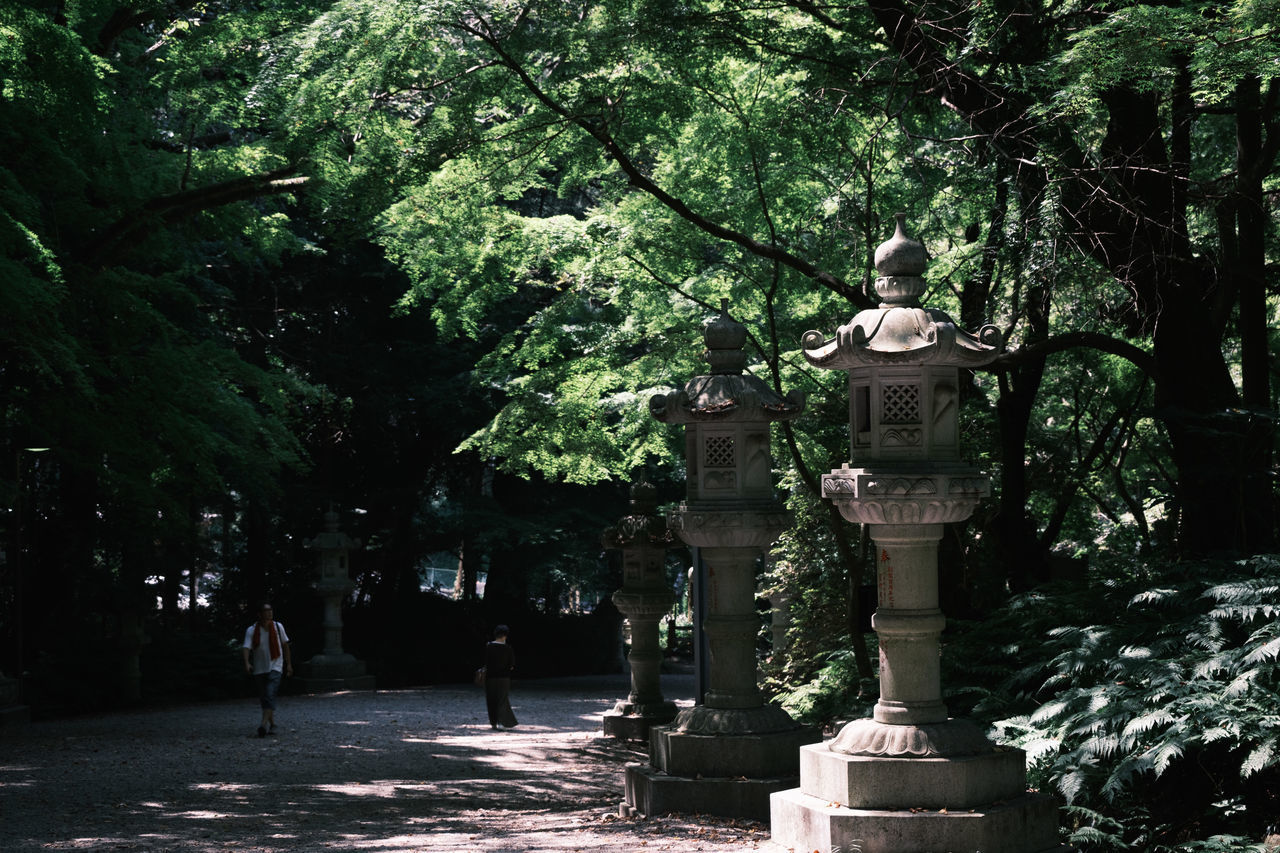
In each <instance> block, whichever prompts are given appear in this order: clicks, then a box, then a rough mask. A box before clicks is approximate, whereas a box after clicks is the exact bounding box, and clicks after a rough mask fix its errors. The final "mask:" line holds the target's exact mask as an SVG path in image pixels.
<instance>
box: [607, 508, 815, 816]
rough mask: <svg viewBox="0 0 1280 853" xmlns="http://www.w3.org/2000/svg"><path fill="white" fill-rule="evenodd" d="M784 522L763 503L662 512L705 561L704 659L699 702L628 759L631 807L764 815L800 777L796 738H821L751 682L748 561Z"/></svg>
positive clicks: (753, 617) (752, 616) (755, 627)
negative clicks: (641, 756)
mask: <svg viewBox="0 0 1280 853" xmlns="http://www.w3.org/2000/svg"><path fill="white" fill-rule="evenodd" d="M786 522H787V514H786V512H785V511H783V510H782V509H781V508H780V507H778V506H777V505H775V504H772V503H767V504H764V505H762V506H760V507H751V506H750V505H747V504H743V505H740V506H739V508H738V509H737V510H736V511H724V510H716V509H712V508H710V507H708V506H706V505H704V506H699V505H698V504H696V503H691V504H682V505H681V506H680V508H679V509H677V510H675V511H673V512H671V513H670V514H669V515H668V518H667V524H668V526H670V527H671V529H672V530H674V531H676V533H677V534H678V535H679V536H680V538H681V539H683V540H684V541H685V542H687V543H689V544H690V545H694V546H696V547H698V548H699V550H700V552H701V554H702V559H703V561H704V562H705V563H706V566H707V578H708V583H707V590H706V596H707V616H706V618H705V619H704V620H703V631H704V632H706V635H707V640H708V644H709V646H710V657H711V667H710V670H709V672H708V686H707V693H706V696H705V697H704V698H703V704H701V705H695V706H694V707H692V708H686V709H685V710H683V711H681V712H680V713H679V715H678V716H677V717H676V719H675V721H674V722H672V723H671V724H670V725H667V726H658V727H655V728H654V729H652V730H651V731H650V734H649V765H648V766H645V765H630V766H628V767H627V771H626V802H627V804H628V805H629V806H631V807H632V808H634V809H635V810H636V811H638V812H641V813H643V814H663V813H667V812H685V813H689V812H701V813H705V814H714V815H718V816H721V817H741V818H751V819H754V820H764V819H765V818H766V817H767V816H768V814H769V795H770V794H772V793H774V792H776V791H782V790H785V789H787V788H792V787H794V786H795V785H796V783H797V781H798V779H799V777H798V775H797V771H798V769H799V761H798V755H799V754H798V750H799V748H800V747H801V746H803V745H805V744H811V743H814V742H816V741H818V740H821V737H822V736H821V732H820V731H819V730H818V729H816V728H814V727H812V726H802V725H800V724H799V723H797V722H796V721H795V720H793V719H791V717H790V716H789V715H788V714H787V713H786V712H785V711H783V710H782V709H781V708H779V707H777V706H776V705H771V704H768V703H766V702H765V701H764V698H763V696H762V695H761V693H760V688H759V687H758V686H757V683H756V651H755V647H756V635H757V633H758V632H759V628H760V620H759V617H758V616H757V614H756V612H755V564H756V560H757V558H758V557H759V556H760V554H761V552H762V550H763V548H764V547H766V546H767V545H768V544H769V543H770V542H772V541H773V539H774V538H776V537H777V536H778V534H779V533H781V532H782V530H783V529H785V526H786Z"/></svg>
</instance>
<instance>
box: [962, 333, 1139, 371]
mask: <svg viewBox="0 0 1280 853" xmlns="http://www.w3.org/2000/svg"><path fill="white" fill-rule="evenodd" d="M1077 348H1084V349H1095V350H1098V351H1100V352H1105V353H1109V354H1111V355H1116V356H1119V357H1120V358H1123V359H1124V360H1125V361H1128V362H1129V363H1130V364H1132V365H1133V366H1134V367H1136V368H1138V369H1139V370H1141V371H1142V372H1143V373H1145V374H1146V375H1147V376H1149V377H1151V378H1152V379H1153V380H1155V381H1157V382H1159V381H1160V369H1159V367H1158V366H1157V365H1156V359H1155V356H1153V355H1152V354H1151V353H1149V352H1147V351H1146V350H1143V349H1140V348H1139V347H1136V346H1134V345H1133V344H1131V343H1129V342H1128V341H1122V340H1120V339H1119V338H1113V337H1110V336H1109V335H1103V334H1099V333H1098V332H1067V333H1066V334H1062V335H1056V336H1054V337H1052V338H1049V339H1048V340H1046V341H1042V342H1040V343H1036V344H1032V345H1030V346H1025V347H1021V348H1019V349H1016V350H1013V351H1011V352H1008V353H1005V354H1004V355H1001V356H999V357H998V358H996V360H995V361H993V362H991V364H990V365H988V366H987V368H986V369H987V370H990V371H992V372H994V373H1004V372H1006V371H1009V370H1011V369H1013V368H1014V367H1017V366H1018V365H1021V364H1024V363H1026V362H1028V361H1033V360H1038V359H1044V358H1046V357H1047V356H1050V355H1053V354H1054V353H1059V352H1065V351H1067V350H1070V349H1077Z"/></svg>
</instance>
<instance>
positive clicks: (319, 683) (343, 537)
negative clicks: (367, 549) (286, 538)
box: [298, 509, 374, 693]
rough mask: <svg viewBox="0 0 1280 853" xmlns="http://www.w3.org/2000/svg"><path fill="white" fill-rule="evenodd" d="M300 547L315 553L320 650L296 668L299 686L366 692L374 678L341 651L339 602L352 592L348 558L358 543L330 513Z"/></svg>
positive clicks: (327, 513)
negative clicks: (321, 622)
mask: <svg viewBox="0 0 1280 853" xmlns="http://www.w3.org/2000/svg"><path fill="white" fill-rule="evenodd" d="M302 544H303V546H304V547H306V548H308V549H310V550H313V551H315V552H316V573H317V578H316V582H315V585H314V586H315V591H316V594H317V595H319V596H320V598H321V600H322V601H323V602H324V650H323V651H322V652H321V653H320V654H318V655H316V656H315V657H313V658H311V660H309V661H307V662H305V663H303V664H302V665H300V666H299V667H298V681H299V685H300V687H301V689H302V690H304V691H306V692H309V693H315V692H322V691H326V690H370V689H372V688H373V686H374V677H373V676H372V675H369V674H368V673H367V672H366V669H365V664H364V662H363V661H360V660H358V659H356V658H355V657H354V656H353V655H350V654H348V653H347V652H345V651H343V648H342V600H343V599H344V598H346V596H347V593H349V592H351V590H353V589H355V584H354V583H353V582H352V580H351V575H350V563H349V558H348V555H349V554H350V552H351V551H353V550H355V549H357V548H359V547H360V540H358V539H352V538H351V537H349V536H347V534H345V533H343V532H342V531H341V530H339V529H338V513H337V512H335V511H333V510H332V509H331V510H329V511H328V512H326V513H325V514H324V532H322V533H319V534H317V535H316V537H315V538H314V539H307V540H304V541H303V543H302Z"/></svg>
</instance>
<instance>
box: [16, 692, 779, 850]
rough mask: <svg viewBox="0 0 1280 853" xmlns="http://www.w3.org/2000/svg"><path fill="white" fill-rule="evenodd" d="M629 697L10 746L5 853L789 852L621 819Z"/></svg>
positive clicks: (165, 720) (412, 695)
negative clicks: (492, 715)
mask: <svg viewBox="0 0 1280 853" xmlns="http://www.w3.org/2000/svg"><path fill="white" fill-rule="evenodd" d="M691 689H692V684H691V679H689V678H688V677H686V676H673V677H671V678H668V677H666V676H664V680H663V690H664V692H666V693H667V694H668V696H669V697H673V698H676V699H677V700H679V701H680V702H681V704H688V702H689V700H688V699H687V698H683V699H682V698H681V697H687V696H688V694H689V692H690V690H691ZM626 690H627V685H626V682H625V681H624V680H623V679H622V677H621V676H611V677H605V678H576V679H559V680H553V681H538V682H517V683H516V684H515V685H514V686H513V690H512V694H513V695H512V704H513V706H514V707H515V709H516V713H517V715H518V716H519V718H520V726H519V727H518V728H516V729H514V730H511V731H500V732H492V731H491V730H490V729H489V725H488V721H487V719H486V718H485V713H484V699H483V696H482V695H481V693H480V691H479V690H478V689H476V688H470V687H465V686H447V687H433V688H427V689H422V690H398V691H378V692H357V693H339V694H331V695H319V696H286V697H284V698H282V700H281V707H280V711H279V712H278V717H277V719H278V721H279V724H280V733H279V734H278V735H276V736H274V737H269V738H264V739H258V738H256V737H253V736H252V735H253V727H254V726H255V725H256V722H257V709H256V703H255V702H254V701H253V700H238V701H235V702H218V703H212V704H205V705H193V706H184V707H180V708H170V709H164V710H151V711H145V712H133V713H120V714H110V715H104V716H95V717H85V718H80V719H71V720H56V721H48V722H38V723H32V724H31V725H29V726H26V727H24V728H21V729H19V730H17V731H16V732H14V733H10V734H6V735H4V736H3V738H0V756H2V757H0V850H3V851H28V850H31V851H35V850H95V851H109V850H153V851H161V850H183V851H227V850H230V851H285V850H289V851H296V850H358V851H375V853H391V851H396V853H401V851H417V850H432V851H503V852H504V853H507V851H510V853H533V851H573V850H582V851H596V850H606V849H608V850H636V849H638V850H644V851H649V850H671V851H707V853H719V851H738V850H762V851H769V852H770V853H785V851H784V850H783V848H781V847H780V846H778V845H775V844H773V843H772V842H771V841H769V834H768V827H767V826H764V825H761V824H754V823H749V822H744V821H732V820H727V819H721V818H711V817H674V816H667V817H655V818H648V819H621V818H619V817H617V814H618V803H619V801H620V800H621V799H622V778H623V767H624V766H625V764H626V763H627V762H629V761H641V760H644V755H643V753H641V752H639V751H638V750H637V749H635V748H634V747H629V746H627V745H625V744H620V743H617V742H615V741H613V740H612V739H606V738H603V737H601V736H600V734H599V732H600V715H601V714H602V713H603V712H604V711H606V710H607V709H608V708H610V707H611V706H612V703H613V702H614V700H616V699H617V698H618V697H619V696H621V695H625V693H626Z"/></svg>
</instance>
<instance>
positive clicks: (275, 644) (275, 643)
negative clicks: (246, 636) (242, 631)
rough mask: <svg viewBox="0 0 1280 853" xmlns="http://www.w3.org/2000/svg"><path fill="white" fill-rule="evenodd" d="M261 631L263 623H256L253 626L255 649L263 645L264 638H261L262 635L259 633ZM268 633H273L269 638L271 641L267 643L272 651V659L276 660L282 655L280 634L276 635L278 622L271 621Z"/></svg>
mask: <svg viewBox="0 0 1280 853" xmlns="http://www.w3.org/2000/svg"><path fill="white" fill-rule="evenodd" d="M261 631H262V626H261V625H254V626H253V648H254V650H257V648H258V646H260V645H262V639H261V637H260V636H259V634H260V632H261ZM267 633H268V634H270V635H271V636H270V638H269V641H268V643H267V649H268V651H270V652H271V659H272V660H275V659H276V658H278V657H280V638H279V637H278V636H276V623H275V622H272V623H271V627H270V628H269V629H268V631H267Z"/></svg>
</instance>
